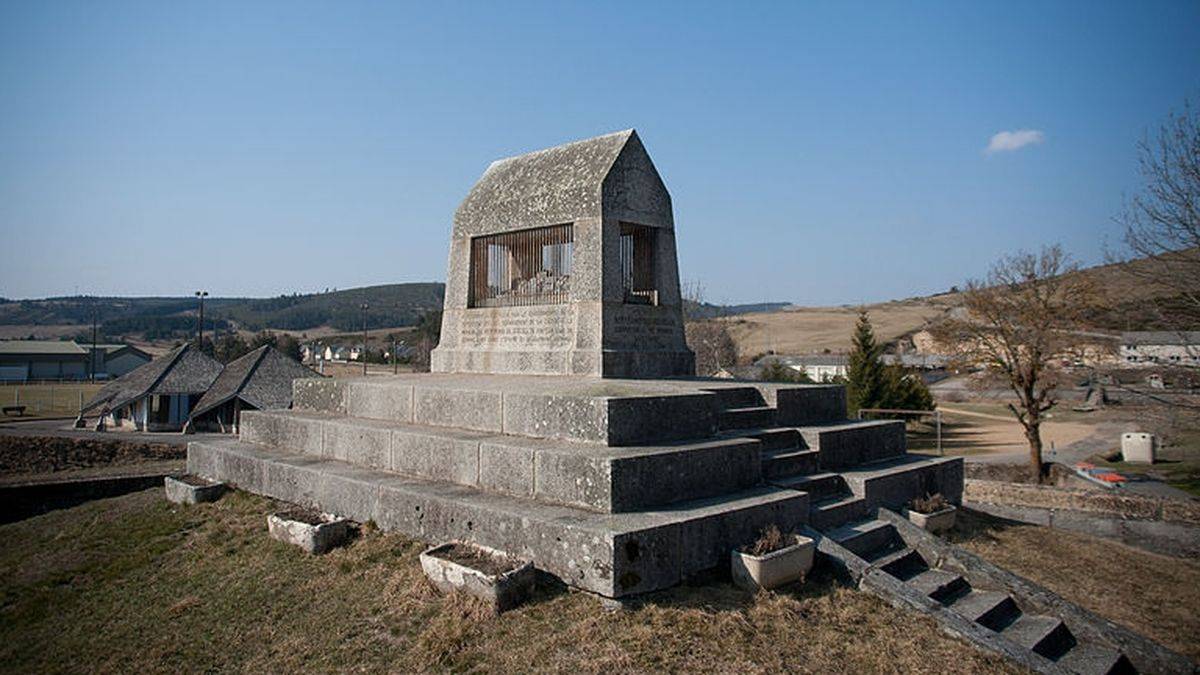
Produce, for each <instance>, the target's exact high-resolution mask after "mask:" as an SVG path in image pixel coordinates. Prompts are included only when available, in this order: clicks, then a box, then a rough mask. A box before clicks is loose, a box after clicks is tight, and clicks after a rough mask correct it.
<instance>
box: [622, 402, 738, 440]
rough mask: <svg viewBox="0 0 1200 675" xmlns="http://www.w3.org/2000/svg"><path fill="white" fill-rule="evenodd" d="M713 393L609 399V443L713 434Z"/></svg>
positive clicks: (677, 438) (716, 408)
mask: <svg viewBox="0 0 1200 675" xmlns="http://www.w3.org/2000/svg"><path fill="white" fill-rule="evenodd" d="M718 413H719V411H718V405H717V395H716V394H713V393H712V392H696V393H679V394H672V395H665V396H630V397H614V398H609V399H608V444H609V445H616V446H621V445H644V444H648V443H661V442H665V441H679V440H692V439H701V438H708V437H711V436H712V435H713V434H715V433H716V431H717V420H718Z"/></svg>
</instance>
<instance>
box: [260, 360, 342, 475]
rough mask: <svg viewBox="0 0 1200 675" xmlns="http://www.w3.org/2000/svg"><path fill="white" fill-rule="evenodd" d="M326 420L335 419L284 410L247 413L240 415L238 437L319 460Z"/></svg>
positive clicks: (322, 450) (321, 453)
mask: <svg viewBox="0 0 1200 675" xmlns="http://www.w3.org/2000/svg"><path fill="white" fill-rule="evenodd" d="M310 381H314V382H321V381H322V380H312V379H311V378H310ZM327 419H335V418H327V417H323V416H320V415H314V414H313V413H303V412H295V411H286V410H270V411H267V410H246V411H243V412H242V415H241V426H240V429H239V432H240V433H239V436H240V438H241V439H242V440H243V441H246V442H248V443H257V444H259V445H264V446H270V447H276V448H285V449H288V450H293V451H295V452H300V453H304V454H306V455H314V456H317V457H320V456H322V455H325V454H326V451H325V449H324V444H323V435H324V434H323V430H322V427H323V425H324V423H325V421H326V420H327Z"/></svg>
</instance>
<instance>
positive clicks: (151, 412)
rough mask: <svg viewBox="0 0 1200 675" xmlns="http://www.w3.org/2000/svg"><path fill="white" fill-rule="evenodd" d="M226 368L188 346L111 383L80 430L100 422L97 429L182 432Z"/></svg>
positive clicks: (91, 405) (86, 411)
mask: <svg viewBox="0 0 1200 675" xmlns="http://www.w3.org/2000/svg"><path fill="white" fill-rule="evenodd" d="M220 373H221V364H220V362H219V361H217V360H216V359H214V358H212V357H211V356H208V355H207V354H205V353H203V352H201V351H200V350H198V349H196V348H195V347H193V346H192V345H191V344H185V345H182V346H180V347H176V348H175V349H173V350H171V351H170V352H168V353H167V354H166V355H164V356H161V357H159V358H157V359H154V360H153V361H151V362H149V363H147V364H145V365H143V366H140V367H138V368H135V369H134V370H131V371H129V372H128V373H126V374H124V375H122V376H121V377H118V378H117V379H115V380H113V381H111V382H109V383H108V384H106V385H104V387H103V388H101V389H100V391H99V392H97V393H96V396H95V397H94V398H93V399H92V400H91V401H89V402H88V404H87V405H85V406H84V407H83V410H81V411H80V413H79V418H78V419H77V420H76V421H75V425H76V426H83V425H84V419H85V418H87V417H95V418H96V419H97V422H96V428H97V429H105V428H108V427H109V426H112V427H114V428H118V429H120V428H131V429H135V430H137V431H179V430H180V429H182V428H183V425H184V423H185V422H187V420H188V417H189V416H190V414H191V411H192V409H193V408H194V407H195V405H196V403H198V402H199V401H200V397H202V396H203V395H204V393H205V392H206V391H208V388H209V387H211V386H212V384H213V382H214V381H215V380H216V379H217V375H219V374H220Z"/></svg>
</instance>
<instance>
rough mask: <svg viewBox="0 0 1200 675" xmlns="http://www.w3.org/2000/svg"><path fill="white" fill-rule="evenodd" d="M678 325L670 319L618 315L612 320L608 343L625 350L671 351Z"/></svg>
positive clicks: (675, 339)
mask: <svg viewBox="0 0 1200 675" xmlns="http://www.w3.org/2000/svg"><path fill="white" fill-rule="evenodd" d="M678 331H679V323H678V322H677V321H675V320H674V319H673V318H671V317H664V316H649V317H643V316H636V315H633V314H619V315H617V316H614V317H613V318H612V326H611V330H610V332H609V335H608V338H609V339H608V342H609V343H610V344H612V345H613V346H618V347H623V348H627V349H647V348H649V349H671V348H672V347H673V346H674V345H675V343H676V341H677V340H678V338H677V337H676V336H677V335H678Z"/></svg>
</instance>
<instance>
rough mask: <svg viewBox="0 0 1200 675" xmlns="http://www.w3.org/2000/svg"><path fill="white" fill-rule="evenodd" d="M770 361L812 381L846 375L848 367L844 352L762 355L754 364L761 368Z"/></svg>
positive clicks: (829, 379) (847, 359) (828, 379)
mask: <svg viewBox="0 0 1200 675" xmlns="http://www.w3.org/2000/svg"><path fill="white" fill-rule="evenodd" d="M770 363H778V364H780V365H783V366H786V367H788V368H791V369H792V370H796V371H799V372H801V373H804V374H805V375H807V376H808V379H810V380H812V381H813V382H832V381H834V380H836V379H837V378H839V377H846V373H847V372H848V370H849V367H850V358H849V357H848V356H846V355H845V354H802V355H799V356H764V357H763V358H761V359H759V360H758V362H756V363H755V364H754V365H755V366H758V367H759V368H761V367H762V366H765V365H768V364H770Z"/></svg>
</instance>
